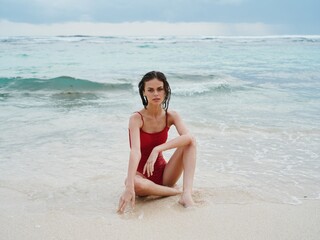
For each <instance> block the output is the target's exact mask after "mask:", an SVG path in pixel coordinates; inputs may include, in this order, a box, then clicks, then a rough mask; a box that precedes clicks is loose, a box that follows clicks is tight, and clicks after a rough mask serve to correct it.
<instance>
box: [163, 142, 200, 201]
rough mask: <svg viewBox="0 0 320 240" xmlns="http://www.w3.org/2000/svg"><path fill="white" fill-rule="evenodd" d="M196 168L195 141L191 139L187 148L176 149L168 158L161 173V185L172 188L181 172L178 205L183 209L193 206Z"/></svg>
mask: <svg viewBox="0 0 320 240" xmlns="http://www.w3.org/2000/svg"><path fill="white" fill-rule="evenodd" d="M195 167H196V141H195V139H194V138H193V139H192V141H191V143H190V144H189V145H187V146H184V147H180V148H178V149H177V150H176V151H175V152H174V154H173V155H172V157H171V158H170V160H169V162H168V164H167V165H166V168H165V169H164V173H163V185H166V186H173V185H174V184H175V183H176V182H177V181H178V179H179V178H180V176H181V174H182V172H183V193H182V195H181V198H180V201H179V202H180V203H181V204H182V205H184V206H185V207H189V206H192V205H193V204H194V202H193V200H192V196H191V193H192V186H193V178H194V171H195Z"/></svg>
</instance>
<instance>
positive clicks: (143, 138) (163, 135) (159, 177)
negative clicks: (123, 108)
mask: <svg viewBox="0 0 320 240" xmlns="http://www.w3.org/2000/svg"><path fill="white" fill-rule="evenodd" d="M137 113H138V114H139V115H140V116H141V119H142V127H143V124H144V121H143V116H142V114H141V113H140V112H137ZM142 127H141V128H140V151H141V159H140V162H139V165H138V169H137V171H138V172H139V173H141V174H142V175H143V176H144V177H145V178H147V179H149V180H151V181H152V182H154V183H156V184H160V185H163V172H164V169H165V167H166V164H167V162H166V160H165V159H164V157H163V155H162V152H160V153H159V155H158V157H157V160H156V162H155V164H154V172H153V174H152V175H151V176H149V177H148V175H147V173H146V172H145V174H143V168H144V165H145V164H146V162H147V160H148V158H149V156H150V154H151V152H152V150H153V148H154V147H156V146H158V145H161V144H163V143H165V142H166V141H167V139H168V131H169V127H168V124H167V113H166V126H165V128H164V129H163V130H162V131H160V132H155V133H147V132H145V131H143V130H142ZM129 134H130V132H129ZM129 139H130V136H129ZM130 146H131V142H130Z"/></svg>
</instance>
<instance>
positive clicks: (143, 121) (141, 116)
mask: <svg viewBox="0 0 320 240" xmlns="http://www.w3.org/2000/svg"><path fill="white" fill-rule="evenodd" d="M136 113H139V115H140V117H141V120H142V126H141V128H142V127H143V125H144V121H143V116H142V114H141V113H140V112H136Z"/></svg>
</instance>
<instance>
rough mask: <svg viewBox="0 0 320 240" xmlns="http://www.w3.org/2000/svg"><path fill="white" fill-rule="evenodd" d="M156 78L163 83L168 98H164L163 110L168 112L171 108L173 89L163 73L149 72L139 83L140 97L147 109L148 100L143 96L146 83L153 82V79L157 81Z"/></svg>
mask: <svg viewBox="0 0 320 240" xmlns="http://www.w3.org/2000/svg"><path fill="white" fill-rule="evenodd" d="M155 78H156V79H158V80H159V81H161V82H163V87H164V91H165V93H166V96H165V97H164V100H163V102H162V108H163V109H164V110H166V111H167V110H168V107H169V101H170V96H171V88H170V85H169V83H168V81H167V78H166V76H165V75H164V74H163V73H162V72H158V71H151V72H148V73H146V74H145V75H144V76H143V78H142V79H141V81H140V82H139V85H138V86H139V93H140V97H141V100H142V104H143V106H144V108H146V107H147V105H148V100H147V98H146V97H144V95H143V92H144V87H145V85H146V84H145V83H146V82H148V81H150V80H152V79H155Z"/></svg>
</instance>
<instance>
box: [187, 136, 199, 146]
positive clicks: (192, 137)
mask: <svg viewBox="0 0 320 240" xmlns="http://www.w3.org/2000/svg"><path fill="white" fill-rule="evenodd" d="M189 136H190V144H189V145H190V146H192V147H196V146H197V141H196V138H195V137H194V136H193V135H189Z"/></svg>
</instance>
